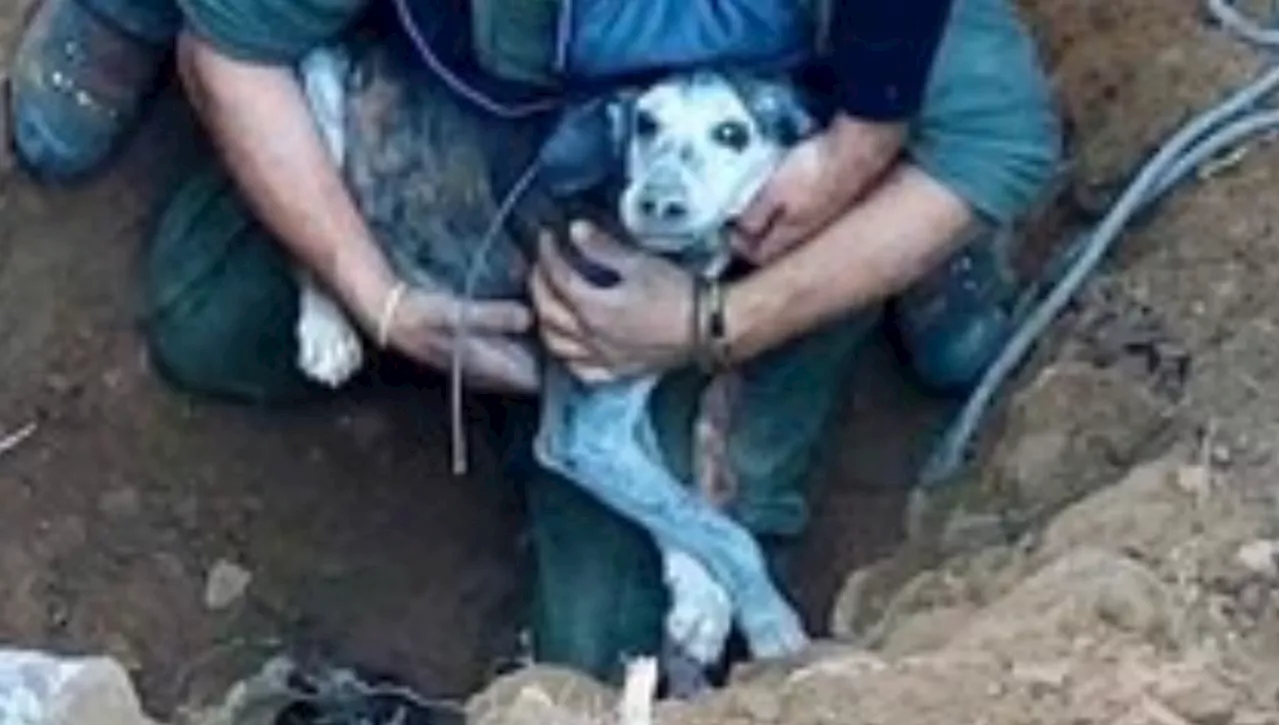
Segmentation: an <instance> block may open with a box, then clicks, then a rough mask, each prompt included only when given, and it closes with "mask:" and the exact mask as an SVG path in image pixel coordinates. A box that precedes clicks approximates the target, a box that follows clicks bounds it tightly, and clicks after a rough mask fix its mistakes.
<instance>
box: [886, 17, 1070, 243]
mask: <svg viewBox="0 0 1280 725" xmlns="http://www.w3.org/2000/svg"><path fill="white" fill-rule="evenodd" d="M1061 149H1062V129H1061V123H1060V119H1059V113H1058V108H1057V104H1056V101H1055V99H1054V96H1053V92H1052V88H1051V86H1050V84H1049V81H1048V78H1047V76H1046V74H1045V72H1044V69H1043V67H1042V65H1041V62H1040V58H1039V54H1038V52H1037V49H1036V47H1035V44H1034V42H1033V41H1032V38H1031V36H1030V34H1029V33H1028V32H1027V30H1026V28H1025V27H1024V26H1023V24H1022V23H1021V22H1020V20H1019V18H1018V17H1017V15H1016V12H1015V9H1014V8H1013V7H1012V6H1011V5H1010V3H1009V2H1008V0H959V1H958V2H957V3H956V7H955V10H954V12H953V14H952V18H951V20H950V22H949V24H948V27H947V30H946V33H945V35H944V37H943V42H942V44H941V46H940V47H939V50H938V57H937V60H936V62H935V64H934V71H933V74H932V76H931V77H930V82H929V87H928V90H927V93H926V95H925V101H924V107H923V108H922V111H921V114H920V117H919V118H918V120H917V122H916V123H915V126H914V128H913V130H912V134H911V138H910V140H909V143H908V151H909V155H910V157H911V160H912V162H913V163H914V164H915V165H916V166H918V167H919V168H921V169H922V170H923V171H924V172H925V173H926V174H928V175H929V176H930V177H931V178H933V179H934V180H935V181H938V182H940V183H941V184H942V185H943V186H945V187H947V188H948V189H950V190H951V191H952V192H953V193H955V194H956V195H957V196H959V197H960V198H961V199H963V200H964V201H965V202H966V203H968V204H969V205H970V206H971V207H972V208H973V209H974V210H975V211H976V212H977V213H978V214H979V215H980V216H981V217H983V218H984V219H985V220H987V221H989V222H992V223H994V224H995V225H997V226H1002V225H1005V224H1008V223H1010V222H1012V221H1013V220H1015V219H1016V218H1017V217H1019V216H1022V215H1023V214H1025V213H1026V212H1027V211H1028V210H1029V209H1030V208H1031V207H1033V206H1034V205H1035V204H1036V203H1038V202H1040V201H1041V200H1042V199H1043V198H1044V197H1045V195H1046V193H1047V191H1048V190H1049V189H1050V188H1051V187H1052V182H1053V181H1054V180H1055V179H1056V178H1057V177H1058V176H1059V174H1060V159H1061Z"/></svg>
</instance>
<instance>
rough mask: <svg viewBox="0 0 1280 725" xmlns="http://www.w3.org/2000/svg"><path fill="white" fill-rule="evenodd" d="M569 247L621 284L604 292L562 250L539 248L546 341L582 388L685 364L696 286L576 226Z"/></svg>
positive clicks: (536, 295)
mask: <svg viewBox="0 0 1280 725" xmlns="http://www.w3.org/2000/svg"><path fill="white" fill-rule="evenodd" d="M570 237H571V243H572V244H574V245H575V246H576V247H577V248H578V249H579V250H580V251H581V252H582V254H583V255H585V256H586V257H588V258H589V259H591V260H592V261H594V262H595V263H596V264H599V265H602V266H604V267H607V268H609V269H610V270H612V271H614V272H616V273H617V275H618V277H619V280H618V282H617V283H616V284H614V285H612V286H609V287H598V286H595V285H593V284H592V283H591V282H589V281H588V280H587V279H585V278H584V277H582V276H581V275H580V274H578V272H577V270H575V269H574V267H573V266H572V265H571V264H570V263H569V262H568V261H567V260H566V259H565V258H564V256H563V255H562V254H561V252H560V249H558V248H557V245H556V243H555V242H554V241H553V240H552V239H551V238H550V237H549V236H545V235H544V237H543V239H542V240H540V244H539V254H538V263H537V265H536V266H535V267H534V270H533V276H532V278H531V281H530V292H531V294H532V296H533V302H534V306H535V309H536V310H537V313H538V324H539V327H540V330H541V333H542V339H543V341H544V342H545V343H546V345H547V348H548V349H549V350H550V351H551V354H553V355H555V356H556V357H558V358H560V359H561V360H563V361H564V362H565V363H566V364H567V365H568V366H569V369H570V370H571V371H572V372H573V373H574V375H576V376H577V377H578V378H579V379H580V380H583V381H585V382H591V383H600V382H607V381H611V380H618V379H621V378H626V377H632V376H636V375H642V374H647V373H654V372H661V371H664V370H668V369H670V368H672V367H676V366H678V365H681V364H683V363H685V362H687V361H688V360H689V359H690V357H691V354H692V352H691V351H692V347H693V280H692V278H691V277H690V276H689V273H688V272H685V271H684V270H682V269H680V268H679V267H678V266H676V265H674V264H672V263H671V262H668V261H667V260H665V259H661V258H659V257H655V256H652V255H647V254H644V253H642V252H639V251H637V250H635V249H631V248H628V247H625V246H623V245H622V244H620V243H619V242H618V241H617V240H615V239H611V238H610V237H609V236H608V235H606V234H604V233H602V232H601V231H600V230H599V229H596V228H595V227H593V226H591V225H589V224H586V223H583V222H577V223H575V224H574V225H573V227H572V229H571V232H570Z"/></svg>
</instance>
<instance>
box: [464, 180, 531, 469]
mask: <svg viewBox="0 0 1280 725" xmlns="http://www.w3.org/2000/svg"><path fill="white" fill-rule="evenodd" d="M540 170H541V159H540V158H538V157H535V158H534V160H533V161H531V162H530V163H529V166H528V167H527V168H526V169H525V170H524V171H523V172H522V173H521V174H520V178H519V179H518V180H517V181H516V183H515V185H514V186H512V187H511V190H510V191H508V192H507V195H506V196H505V197H504V198H503V200H502V203H501V204H499V205H498V210H497V211H496V212H495V213H494V215H493V219H492V220H491V221H490V222H489V228H488V229H486V230H485V233H484V236H483V237H481V238H480V245H479V246H478V247H477V248H476V252H475V254H474V255H472V257H471V261H470V262H469V263H468V266H467V274H466V278H465V279H464V280H463V283H462V304H460V305H459V306H458V310H457V314H456V315H455V316H454V330H453V333H454V334H453V349H452V350H451V355H450V364H449V428H450V430H449V435H450V438H451V440H452V447H453V473H454V475H455V476H462V475H465V474H466V472H467V467H468V458H469V456H468V455H467V432H466V429H465V426H464V425H463V420H462V397H463V388H464V384H463V379H462V373H463V360H462V353H463V350H464V349H465V348H466V346H467V343H468V342H469V339H468V338H469V337H470V329H469V327H470V326H469V320H468V319H467V318H468V315H469V313H470V311H471V303H472V301H473V300H474V299H475V291H476V284H477V283H478V282H479V281H480V273H481V272H482V271H483V270H484V267H485V260H486V259H487V258H488V256H489V252H491V251H492V250H493V245H494V244H495V243H496V242H497V240H498V237H499V236H501V235H502V232H503V227H504V225H505V224H506V223H507V220H508V219H509V218H510V217H511V214H512V212H513V211H515V207H516V204H517V203H519V201H520V199H522V198H524V195H525V193H526V192H527V191H528V190H529V187H530V186H531V185H532V184H533V181H534V179H536V178H537V176H538V172H539V171H540Z"/></svg>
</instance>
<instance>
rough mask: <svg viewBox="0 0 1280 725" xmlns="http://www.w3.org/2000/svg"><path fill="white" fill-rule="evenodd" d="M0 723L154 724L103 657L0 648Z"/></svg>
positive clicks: (111, 662)
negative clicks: (59, 655)
mask: <svg viewBox="0 0 1280 725" xmlns="http://www.w3.org/2000/svg"><path fill="white" fill-rule="evenodd" d="M0 725H156V724H155V722H154V721H153V720H151V719H150V718H149V717H147V716H146V715H145V714H144V713H143V712H142V706H141V704H140V703H139V701H138V696H137V694H136V693H135V692H134V688H133V683H132V682H131V681H130V679H129V675H128V673H127V672H125V670H124V668H123V667H121V666H120V664H119V663H118V662H116V661H115V660H113V659H111V658H109V657H84V658H74V659H73V658H61V657H55V656H53V655H48V654H45V653H41V652H27V651H18V650H0Z"/></svg>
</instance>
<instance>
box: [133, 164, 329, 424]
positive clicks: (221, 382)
mask: <svg viewBox="0 0 1280 725" xmlns="http://www.w3.org/2000/svg"><path fill="white" fill-rule="evenodd" d="M145 275H146V280H145V282H146V312H145V316H144V323H145V329H146V338H147V344H148V348H149V350H150V353H151V359H152V361H153V364H154V365H155V367H156V369H157V371H158V372H159V373H160V374H161V375H162V376H163V377H165V378H166V379H167V380H169V381H170V382H171V383H173V384H175V385H176V386H178V387H180V388H183V389H186V390H189V391H192V392H197V393H202V394H206V395H212V396H216V397H222V398H229V399H233V400H239V401H248V402H255V403H272V402H288V401H295V400H300V399H303V398H306V397H309V396H311V395H314V394H316V393H317V392H318V391H319V390H320V388H319V387H317V386H315V385H313V384H312V383H310V382H309V381H308V380H307V379H306V378H305V377H304V376H303V375H302V373H301V372H299V370H298V369H297V366H296V364H295V360H296V359H297V343H296V341H295V338H294V326H295V322H296V320H297V315H298V300H299V292H298V285H297V282H296V280H295V275H294V267H293V264H292V262H291V260H290V259H289V257H288V255H287V254H286V253H285V252H284V249H283V248H282V247H281V245H280V244H278V243H277V242H275V240H273V239H272V238H271V237H270V236H269V235H268V234H267V233H266V232H265V231H264V230H263V229H262V228H261V227H260V226H259V225H258V224H257V222H256V221H255V220H254V219H253V217H252V216H251V214H250V213H249V211H248V209H247V208H246V207H245V205H244V202H243V201H242V200H241V198H240V196H239V194H238V193H237V192H236V190H235V187H234V184H233V183H232V181H231V180H230V179H229V178H228V177H227V176H226V174H225V173H223V172H222V171H221V170H220V168H219V167H217V166H215V165H212V164H211V165H210V166H209V167H208V168H207V169H206V170H204V171H202V172H201V173H199V174H196V175H195V176H193V177H192V178H191V179H190V180H189V181H188V182H187V183H186V184H184V185H183V186H182V187H181V188H180V189H179V190H178V193H177V194H175V195H174V197H173V198H172V200H170V201H169V203H168V205H167V206H166V208H165V209H164V211H163V213H162V214H161V217H160V220H159V223H158V224H157V226H156V229H155V232H154V235H153V239H152V240H151V243H150V247H149V248H148V250H147V258H146V270H145Z"/></svg>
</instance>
